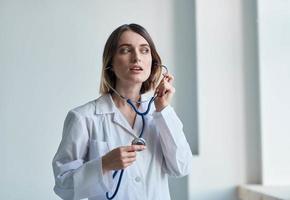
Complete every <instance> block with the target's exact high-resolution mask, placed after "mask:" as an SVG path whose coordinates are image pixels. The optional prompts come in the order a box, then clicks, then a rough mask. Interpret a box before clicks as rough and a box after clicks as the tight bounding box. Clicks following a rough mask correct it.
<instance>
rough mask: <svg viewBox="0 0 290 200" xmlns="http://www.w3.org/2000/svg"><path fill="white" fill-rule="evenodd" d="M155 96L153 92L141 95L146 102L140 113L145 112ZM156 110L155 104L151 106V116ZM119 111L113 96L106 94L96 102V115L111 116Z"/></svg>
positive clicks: (141, 106) (142, 105)
mask: <svg viewBox="0 0 290 200" xmlns="http://www.w3.org/2000/svg"><path fill="white" fill-rule="evenodd" d="M152 96H153V93H152V92H148V93H145V94H142V95H141V101H146V100H148V101H146V102H144V103H142V104H141V105H140V111H142V112H144V111H145V110H146V109H147V107H148V103H149V100H150V98H151V97H152ZM154 110H155V106H154V103H152V105H151V109H150V111H149V113H148V114H149V115H151V114H152V113H153V112H154ZM117 111H118V108H117V107H116V106H115V103H114V101H113V99H112V96H111V94H104V95H102V96H100V97H99V98H98V99H96V102H95V114H97V115H100V114H109V113H116V112H117Z"/></svg>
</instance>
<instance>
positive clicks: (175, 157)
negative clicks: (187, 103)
mask: <svg viewBox="0 0 290 200" xmlns="http://www.w3.org/2000/svg"><path fill="white" fill-rule="evenodd" d="M153 118H154V120H155V123H156V128H157V131H158V132H159V135H160V144H161V149H162V152H163V156H164V160H165V162H163V165H162V169H163V170H164V171H165V172H166V173H168V174H169V175H170V176H175V177H181V176H185V175H187V174H189V173H190V171H191V169H192V152H191V150H190V147H189V144H188V142H187V140H186V138H185V135H184V133H183V125H182V122H181V121H180V119H179V118H178V116H177V115H176V113H175V111H174V109H173V108H172V107H171V106H167V107H165V108H164V109H163V110H162V111H161V112H154V113H153Z"/></svg>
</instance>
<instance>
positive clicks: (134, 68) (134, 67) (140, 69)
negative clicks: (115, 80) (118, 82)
mask: <svg viewBox="0 0 290 200" xmlns="http://www.w3.org/2000/svg"><path fill="white" fill-rule="evenodd" d="M130 71H143V69H142V67H140V66H133V67H131V68H130Z"/></svg>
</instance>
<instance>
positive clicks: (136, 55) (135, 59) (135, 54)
mask: <svg viewBox="0 0 290 200" xmlns="http://www.w3.org/2000/svg"><path fill="white" fill-rule="evenodd" d="M140 61H141V59H140V53H139V52H138V51H137V50H134V52H133V53H132V62H133V63H136V62H137V63H138V62H140Z"/></svg>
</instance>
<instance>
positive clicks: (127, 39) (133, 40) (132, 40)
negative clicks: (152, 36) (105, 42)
mask: <svg viewBox="0 0 290 200" xmlns="http://www.w3.org/2000/svg"><path fill="white" fill-rule="evenodd" d="M124 44H128V45H133V46H140V45H144V44H147V45H149V44H148V42H147V40H146V39H145V38H144V37H142V36H141V35H140V34H138V33H136V32H134V31H131V30H128V31H125V32H123V33H122V35H121V37H120V39H119V41H118V46H121V45H124Z"/></svg>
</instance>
